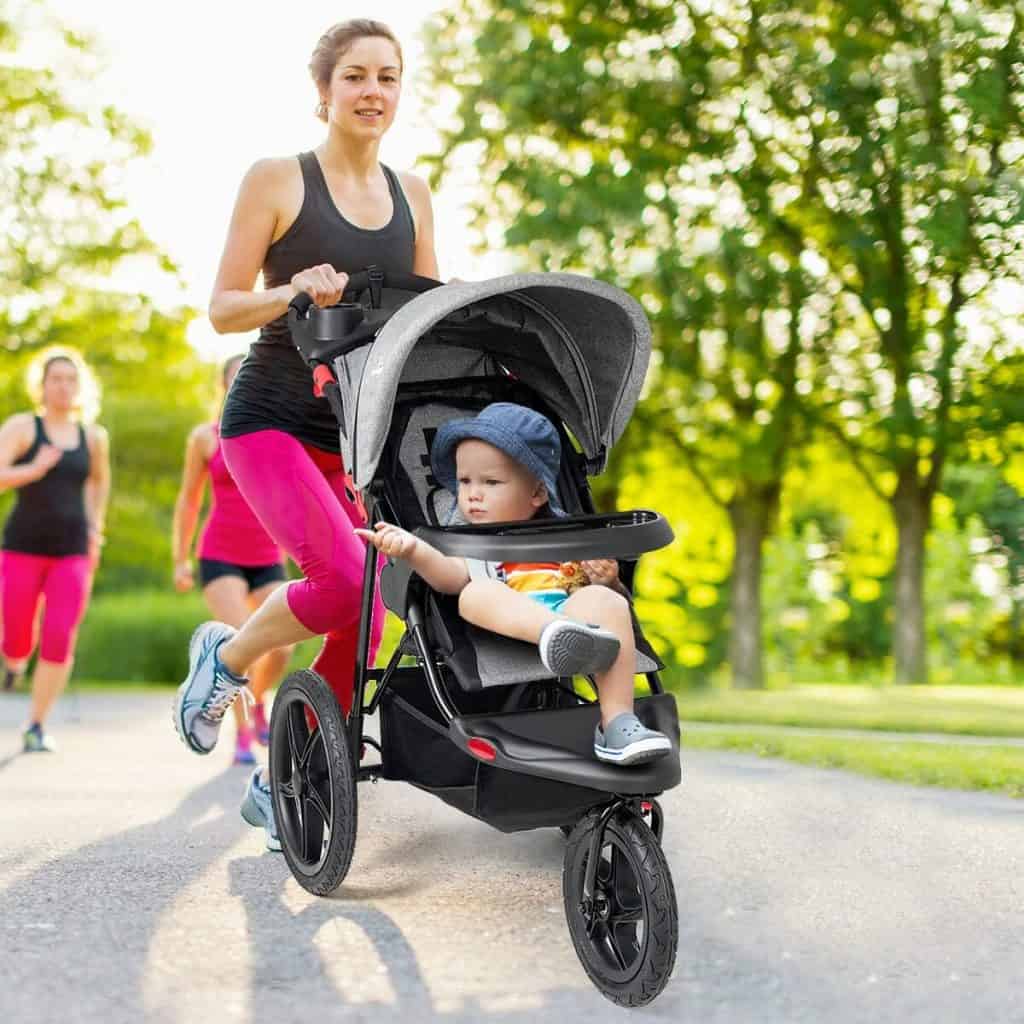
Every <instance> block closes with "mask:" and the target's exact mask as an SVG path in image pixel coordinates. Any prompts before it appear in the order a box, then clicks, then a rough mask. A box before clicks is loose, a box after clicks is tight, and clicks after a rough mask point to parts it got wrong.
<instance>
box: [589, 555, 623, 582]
mask: <svg viewBox="0 0 1024 1024" xmlns="http://www.w3.org/2000/svg"><path fill="white" fill-rule="evenodd" d="M583 571H584V572H585V573H586V574H587V579H589V580H590V582H591V583H598V584H600V585H601V586H603V587H613V586H614V585H615V583H616V581H617V580H618V578H619V563H618V562H617V561H616V560H615V559H614V558H598V559H594V560H592V561H589V562H584V563H583Z"/></svg>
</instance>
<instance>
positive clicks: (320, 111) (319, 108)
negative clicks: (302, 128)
mask: <svg viewBox="0 0 1024 1024" xmlns="http://www.w3.org/2000/svg"><path fill="white" fill-rule="evenodd" d="M316 116H317V117H319V118H321V119H323V118H325V117H327V104H326V103H324V101H323V100H321V101H320V102H319V103H318V104H317V105H316Z"/></svg>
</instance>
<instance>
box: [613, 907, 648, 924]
mask: <svg viewBox="0 0 1024 1024" xmlns="http://www.w3.org/2000/svg"><path fill="white" fill-rule="evenodd" d="M643 919H644V908H643V907H637V908H636V909H635V910H634V909H633V908H632V907H628V908H627V907H623V908H622V910H620V911H619V913H617V914H613V915H612V916H611V917H609V918H608V924H609V925H610V926H611V927H612V928H615V927H617V926H618V925H625V924H636V923H637V922H638V921H642V920H643Z"/></svg>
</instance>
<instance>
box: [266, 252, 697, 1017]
mask: <svg viewBox="0 0 1024 1024" xmlns="http://www.w3.org/2000/svg"><path fill="white" fill-rule="evenodd" d="M289 321H290V325H291V330H292V337H293V340H294V341H295V344H296V346H297V347H298V348H299V350H300V352H301V353H302V355H303V357H304V358H305V359H306V361H307V363H308V364H309V365H310V367H311V369H312V370H313V377H314V382H315V384H314V387H315V390H316V391H317V393H318V394H321V395H322V396H323V397H325V398H326V399H327V400H328V401H329V402H330V404H331V407H332V409H333V410H334V412H335V415H336V417H337V420H338V425H339V430H340V439H341V451H342V456H343V458H344V461H345V464H346V466H347V467H348V469H349V472H350V474H351V477H352V480H353V483H354V484H355V486H356V488H358V489H359V491H360V492H361V493H362V495H363V500H364V502H365V504H366V508H367V511H368V513H369V521H370V522H371V523H373V522H376V521H377V520H380V519H384V520H388V521H389V522H393V523H396V524H398V525H400V526H402V527H404V528H405V529H408V530H411V531H413V532H415V533H417V534H418V535H420V536H422V537H424V538H426V539H427V540H429V542H430V543H431V544H433V545H435V546H436V547H437V548H439V549H440V550H442V551H444V552H445V553H447V554H452V555H463V556H467V557H472V558H480V559H487V560H492V561H493V560H503V559H508V560H515V561H559V562H561V561H568V560H573V559H586V558H616V559H619V561H620V575H621V576H622V578H623V580H624V581H625V582H626V583H627V585H628V584H629V582H630V581H631V578H632V571H633V569H634V567H635V561H636V559H637V557H638V556H639V555H640V554H642V553H643V552H646V551H652V550H655V549H657V548H661V547H663V546H665V545H666V544H668V543H669V542H670V541H671V540H672V531H671V529H670V528H669V526H668V524H667V523H666V522H665V520H664V519H663V518H662V517H661V516H660V515H658V514H657V513H656V512H651V511H646V510H639V511H632V512H623V513H615V514H611V515H595V514H594V509H593V504H592V501H591V497H590V491H589V486H588V482H587V477H588V475H590V474H594V473H598V472H600V471H601V470H602V469H603V468H604V466H605V462H606V459H607V456H608V452H609V450H610V449H611V447H612V445H613V444H614V443H615V441H616V440H617V439H618V438H619V436H620V435H621V433H622V431H623V430H624V428H625V426H626V423H627V421H628V419H629V417H630V414H631V413H632V411H633V408H634V405H635V403H636V401H637V398H638V396H639V393H640V388H641V386H642V384H643V380H644V375H645V372H646V369H647V363H648V359H649V356H650V329H649V326H648V324H647V320H646V318H645V317H644V314H643V311H642V310H641V308H640V306H639V305H638V304H637V303H636V302H634V301H633V300H632V299H631V298H630V297H629V296H628V295H626V294H625V293H624V292H622V291H620V290H619V289H616V288H614V287H612V286H610V285H607V284H604V283H602V282H599V281H595V280H591V279H589V278H584V277H580V276H576V275H570V274H525V275H515V276H509V277H501V278H497V279H494V280H489V281H483V282H476V283H466V284H454V285H445V286H440V285H439V283H438V282H436V281H431V280H428V279H425V278H418V277H414V276H409V275H403V276H396V275H386V274H384V273H383V272H382V271H380V270H378V269H376V268H369V269H368V270H367V271H366V272H364V273H361V274H357V275H354V276H353V277H352V279H351V280H350V282H349V285H348V288H347V289H346V293H345V296H344V297H343V302H342V303H340V304H339V305H337V306H332V307H330V308H327V309H318V308H317V307H315V306H312V305H311V302H310V300H309V297H308V296H306V295H300V296H298V297H297V298H296V299H294V300H293V301H292V304H291V307H290V309H289ZM494 401H513V402H518V403H520V404H523V405H528V406H531V407H533V408H535V409H537V410H538V411H539V412H542V413H544V414H545V415H547V416H548V418H549V419H550V420H551V421H552V422H553V423H554V424H555V425H556V428H557V429H558V431H559V434H560V437H561V441H562V452H563V456H562V466H561V472H560V476H559V479H558V490H559V499H560V503H561V505H562V508H563V509H564V510H565V512H566V513H567V516H566V517H565V518H557V519H543V520H539V521H538V520H532V521H530V522H527V523H513V524H484V525H475V526H467V525H464V524H461V523H459V522H456V521H455V518H454V516H455V514H456V507H455V503H454V500H453V498H452V496H451V494H449V493H448V492H447V491H446V490H445V489H444V488H442V487H441V486H440V485H439V484H438V483H437V481H436V480H434V479H433V477H432V475H431V471H430V459H429V451H430V445H431V442H432V440H433V436H434V433H435V432H436V430H437V429H438V428H439V427H440V426H441V425H442V424H443V423H445V422H446V421H448V420H449V419H452V418H453V417H460V416H465V415H472V414H475V413H476V412H479V411H480V410H481V409H482V408H483V407H484V406H486V405H487V404H489V403H490V402H494ZM378 557H380V556H379V555H378V553H377V551H376V549H375V548H374V547H373V546H372V545H367V550H366V563H365V572H364V576H363V589H362V615H361V622H360V629H359V642H358V653H357V664H356V671H355V682H354V696H353V705H352V711H351V713H350V714H349V716H348V718H347V720H346V718H345V716H344V714H343V712H342V710H341V708H340V707H339V705H338V702H337V699H336V698H335V696H334V694H333V693H332V691H331V690H330V688H329V687H328V686H327V684H326V682H325V681H324V680H323V679H321V678H319V677H318V676H317V675H316V674H315V673H313V672H310V671H299V672H296V673H294V674H292V675H291V676H289V677H288V679H286V680H285V682H284V683H283V685H282V686H281V689H280V691H279V692H278V695H277V699H276V700H275V702H274V711H273V717H272V721H271V738H270V777H271V787H272V792H273V802H274V813H275V815H276V819H277V826H278V833H279V835H280V838H281V842H282V847H283V851H284V856H285V858H286V860H287V862H288V865H289V867H290V869H291V871H292V874H293V875H294V876H295V878H296V880H297V881H298V882H299V883H300V884H301V885H302V886H303V887H304V888H306V889H307V890H309V891H310V892H312V893H316V894H318V895H326V894H328V893H330V892H332V891H334V890H335V889H336V888H337V887H338V886H339V885H340V884H341V882H342V880H343V879H344V878H345V875H346V872H347V871H348V868H349V864H350V862H351V858H352V853H353V848H354V844H355V838H356V811H357V799H356V788H357V786H356V784H357V783H358V782H362V781H365V780H367V779H370V780H376V779H377V778H383V779H394V780H404V781H406V782H410V783H412V784H413V785H415V786H417V787H419V788H420V789H422V790H425V791H427V792H429V793H433V794H435V795H436V796H438V797H440V798H441V799H442V800H444V801H445V802H446V803H448V804H450V805H451V806H453V807H456V808H458V809H459V810H461V811H464V812H465V813H467V814H470V815H473V816H474V817H476V818H479V819H480V820H482V821H485V822H487V823H488V824H490V825H492V826H494V827H495V828H497V829H500V830H502V831H506V832H512V831H517V830H520V829H532V828H544V827H557V828H561V829H562V831H563V832H564V833H565V834H566V835H567V837H568V843H567V846H566V851H565V860H564V868H563V875H562V891H563V900H564V905H565V913H566V917H567V920H568V925H569V932H570V935H571V937H572V941H573V944H574V946H575V949H576V952H577V954H578V956H579V958H580V961H581V962H582V964H583V967H584V969H585V970H586V972H587V974H588V975H589V976H590V978H591V980H592V981H593V982H594V984H595V985H596V986H597V987H598V988H599V989H600V991H601V992H602V993H603V994H604V995H605V996H607V997H608V998H609V999H611V1000H613V1001H614V1002H616V1003H619V1004H621V1005H625V1006H640V1005H643V1004H645V1003H648V1002H650V1001H651V1000H652V999H654V998H655V997H656V996H657V995H658V993H659V992H660V991H661V990H662V989H663V988H664V986H665V984H666V983H667V981H668V979H669V976H670V974H671V972H672V969H673V966H674V963H675V954H676V946H677V941H678V920H677V908H676V899H675V892H674V888H673V884H672V878H671V875H670V873H669V868H668V864H667V862H666V860H665V856H664V854H663V852H662V850H661V846H660V838H661V834H662V813H661V809H660V807H659V804H658V801H657V796H658V795H659V794H660V793H662V792H663V791H665V790H667V789H669V788H671V787H673V786H675V785H677V784H678V783H679V780H680V766H679V722H678V717H677V712H676V704H675V700H674V698H673V697H672V695H671V694H666V693H664V692H663V690H662V686H661V684H660V681H659V678H658V668H659V667H661V666H660V663H659V662H658V661H657V660H656V657H654V656H653V651H652V650H651V648H650V647H649V646H647V645H646V643H645V642H644V641H643V640H642V634H641V633H640V632H639V626H637V632H638V644H639V647H642V648H643V651H641V652H640V653H638V665H637V671H638V674H643V675H645V676H646V679H647V683H648V686H649V689H650V695H647V696H641V697H639V698H638V699H637V701H636V713H637V715H638V717H639V718H640V719H641V721H643V722H644V724H645V725H647V726H648V727H650V728H654V729H658V730H659V731H661V732H662V733H664V734H666V735H667V736H669V738H670V740H671V742H672V750H671V751H670V753H669V754H668V755H667V756H665V757H663V758H661V759H660V760H657V761H653V762H649V763H647V764H642V765H636V766H633V767H630V768H622V767H615V766H610V765H607V764H603V763H601V762H599V761H597V760H596V759H595V758H594V755H593V735H594V727H595V725H596V723H597V720H598V708H597V705H596V702H595V701H594V700H593V699H592V698H588V697H586V696H581V693H580V691H581V690H585V689H586V687H585V684H583V683H582V681H580V682H577V683H576V684H575V685H574V682H573V680H570V679H552V678H551V677H550V672H548V671H547V670H546V669H545V668H544V666H543V664H542V663H541V661H540V658H539V656H538V654H537V650H536V648H535V647H534V646H533V645H529V644H525V643H522V642H520V641H517V640H511V639H506V638H504V637H500V636H497V635H495V634H492V633H488V632H486V631H484V630H480V629H477V628H476V627H473V626H471V625H469V624H467V623H465V622H464V621H463V620H462V619H460V617H459V615H458V610H457V601H456V599H454V598H451V597H446V596H444V595H440V594H437V593H435V592H433V591H431V590H430V589H429V588H427V587H426V585H425V584H424V583H423V581H422V580H420V579H419V578H418V577H417V576H416V574H415V573H413V572H412V571H411V570H410V568H409V566H408V564H407V563H405V562H402V561H396V562H394V563H389V564H386V565H385V566H384V568H383V570H382V572H381V574H380V577H381V578H380V586H381V592H382V596H383V599H384V603H385V605H386V606H387V607H388V608H389V609H390V610H391V611H392V612H394V613H395V614H396V615H397V616H399V617H400V618H401V619H402V621H403V622H404V624H405V634H404V636H403V638H402V641H401V643H400V644H399V645H398V647H397V648H396V650H395V651H394V654H393V655H392V657H391V659H390V661H389V662H388V664H387V666H386V667H385V668H383V669H379V668H372V667H370V666H369V665H368V664H367V661H368V647H369V637H370V617H371V612H372V602H373V589H374V582H375V579H376V578H377V560H378ZM644 652H646V653H644ZM375 713H376V714H379V725H380V741H379V743H378V742H377V741H375V740H374V739H373V738H371V737H370V736H367V735H365V734H364V722H365V719H366V717H367V716H369V715H372V714H375ZM368 751H375V753H370V754H369V756H368ZM368 760H372V761H373V762H374V763H366V762H367V761H368Z"/></svg>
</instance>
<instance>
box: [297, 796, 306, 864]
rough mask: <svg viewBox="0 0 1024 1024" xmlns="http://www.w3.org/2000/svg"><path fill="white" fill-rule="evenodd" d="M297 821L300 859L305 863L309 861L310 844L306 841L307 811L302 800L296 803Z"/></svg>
mask: <svg viewBox="0 0 1024 1024" xmlns="http://www.w3.org/2000/svg"><path fill="white" fill-rule="evenodd" d="M295 820H296V823H297V824H298V826H299V828H298V833H299V857H300V858H301V859H302V861H303V862H304V863H305V862H308V861H309V853H308V849H309V844H308V842H307V839H306V809H305V808H304V807H303V806H302V801H301V800H296V801H295Z"/></svg>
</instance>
